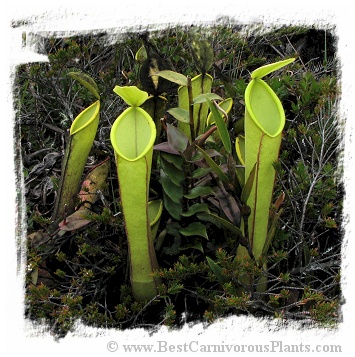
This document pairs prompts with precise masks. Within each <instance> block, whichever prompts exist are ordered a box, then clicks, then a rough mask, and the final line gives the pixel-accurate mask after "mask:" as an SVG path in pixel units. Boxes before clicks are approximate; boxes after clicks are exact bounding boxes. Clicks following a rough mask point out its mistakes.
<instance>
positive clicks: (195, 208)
mask: <svg viewBox="0 0 355 357" xmlns="http://www.w3.org/2000/svg"><path fill="white" fill-rule="evenodd" d="M199 212H209V209H208V205H207V204H206V203H195V204H194V205H192V206H190V207H189V209H188V210H187V211H186V212H183V213H182V214H181V215H182V216H184V217H191V216H193V215H194V214H196V213H199Z"/></svg>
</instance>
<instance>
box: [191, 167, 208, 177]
mask: <svg viewBox="0 0 355 357" xmlns="http://www.w3.org/2000/svg"><path fill="white" fill-rule="evenodd" d="M210 172H212V169H211V168H210V167H199V168H198V169H196V170H195V171H194V172H193V173H192V175H191V176H192V178H201V177H203V176H206V175H208V174H209V173H210Z"/></svg>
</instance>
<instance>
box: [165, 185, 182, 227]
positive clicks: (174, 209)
mask: <svg viewBox="0 0 355 357" xmlns="http://www.w3.org/2000/svg"><path fill="white" fill-rule="evenodd" d="M163 202H164V207H165V209H166V210H167V211H168V213H169V214H170V216H171V217H173V218H174V219H176V220H180V218H181V217H180V216H181V213H182V206H181V203H175V202H174V201H173V200H172V199H171V198H170V197H169V196H168V195H167V194H166V193H165V192H164V194H163ZM168 227H169V226H168Z"/></svg>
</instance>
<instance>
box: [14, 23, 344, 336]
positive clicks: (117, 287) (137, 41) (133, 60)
mask: <svg viewBox="0 0 355 357" xmlns="http://www.w3.org/2000/svg"><path fill="white" fill-rule="evenodd" d="M202 33H203V34H204V35H205V37H206V38H207V39H208V41H209V42H210V44H211V45H212V48H213V55H214V58H213V66H212V67H211V69H210V71H209V73H210V75H211V76H212V78H213V85H212V92H213V93H215V94H218V95H219V96H221V97H222V98H232V99H233V105H232V107H231V110H230V113H229V121H228V131H229V135H230V138H231V141H232V142H233V143H234V142H235V140H236V137H237V135H238V134H239V133H240V132H241V119H242V118H243V117H244V92H245V89H246V86H247V84H248V82H249V79H250V73H251V72H252V71H253V70H255V69H256V68H258V67H260V66H263V65H265V64H269V63H273V62H276V61H280V60H284V59H286V58H289V57H296V60H295V62H293V63H291V64H289V65H288V66H287V67H285V68H283V69H282V70H280V71H278V72H277V73H275V74H272V75H270V76H268V77H266V78H265V81H266V82H267V84H268V85H269V86H270V87H271V88H272V89H273V90H274V92H275V93H276V94H277V95H278V97H279V98H280V100H281V102H282V104H283V106H284V109H285V113H286V125H285V128H284V131H283V137H282V143H281V150H280V157H279V160H278V161H277V162H275V163H274V169H275V171H276V181H275V189H274V199H273V202H275V201H276V200H277V198H278V197H280V195H281V194H282V193H283V194H284V199H283V202H282V205H281V207H282V212H281V214H280V217H279V219H278V220H277V223H276V224H275V225H274V226H273V229H274V232H273V233H274V235H273V239H272V242H271V244H270V246H269V248H268V251H267V252H266V254H265V256H263V257H262V261H261V262H255V261H251V260H241V259H235V256H236V252H237V248H238V245H239V244H242V245H243V244H245V243H244V242H243V241H242V240H241V239H239V238H240V237H239V238H238V236H237V235H236V234H235V232H234V231H233V230H232V229H227V228H226V227H225V226H223V224H220V222H218V221H216V219H211V217H206V212H207V209H208V210H209V212H212V213H213V212H215V213H216V215H217V214H218V215H219V216H221V215H222V216H223V217H229V216H228V215H229V214H230V215H231V216H232V219H231V220H233V217H234V216H233V215H235V210H234V211H233V212H232V213H230V211H229V210H231V209H233V208H234V209H238V207H237V206H235V207H237V208H235V207H234V206H233V204H234V203H235V202H238V197H239V196H240V194H241V190H242V188H241V187H239V186H238V185H237V184H235V186H234V191H233V195H234V196H233V199H234V201H233V202H232V203H231V201H229V202H228V203H225V202H224V201H223V199H221V196H218V195H215V196H213V195H210V196H209V198H208V199H206V200H204V201H203V202H202V203H201V201H196V199H197V198H199V197H201V193H198V194H197V193H196V192H195V194H194V192H191V190H190V191H189V192H184V187H183V186H181V191H180V189H179V182H182V181H184V177H183V176H182V177H181V178H179V176H178V175H177V176H175V174H174V175H170V172H174V173H176V172H177V171H179V170H180V173H181V174H183V173H184V172H186V171H184V170H186V165H187V161H184V160H183V158H181V157H180V156H179V157H174V158H173V159H172V158H171V156H169V154H165V155H164V153H163V154H162V155H161V156H159V159H156V161H155V164H154V165H153V168H152V177H151V183H150V185H151V194H152V195H153V196H156V197H157V198H160V199H163V200H164V208H165V209H164V211H163V213H162V216H161V219H160V224H159V227H158V232H157V238H156V240H155V252H156V257H157V261H158V264H159V270H158V271H156V272H155V276H156V277H159V279H161V282H162V283H161V285H160V286H159V287H158V291H159V292H158V294H157V296H156V297H154V298H153V299H152V300H151V301H147V302H137V301H136V300H135V299H134V298H133V295H132V291H131V286H130V283H129V279H130V276H129V275H130V271H129V263H128V259H129V257H128V246H127V239H126V231H125V226H124V219H123V215H122V207H121V206H120V201H119V184H118V180H117V171H116V165H115V163H114V160H113V159H112V158H113V157H114V150H113V147H112V145H111V142H110V130H111V127H112V125H113V122H114V121H115V119H116V118H117V116H118V115H119V114H120V113H121V112H122V111H123V109H124V108H125V103H124V102H123V101H122V100H121V98H120V97H119V96H117V95H116V94H115V93H114V92H113V88H114V87H115V86H137V87H139V88H142V87H144V83H142V77H141V76H140V73H141V67H142V63H141V61H140V60H139V58H137V56H136V54H137V52H139V49H140V48H141V46H142V45H143V40H142V38H143V37H142V34H138V33H127V34H125V35H122V36H121V37H120V38H117V39H113V38H112V36H106V35H105V34H98V35H94V34H93V35H85V36H77V37H71V38H54V37H53V38H46V37H40V36H38V37H37V41H38V43H39V50H40V51H41V52H42V53H44V54H47V55H48V60H49V61H48V63H31V64H24V65H21V66H19V67H18V69H17V73H16V79H15V90H14V94H15V95H14V98H15V108H16V115H17V120H16V123H15V124H16V132H15V135H16V141H15V142H16V144H17V145H16V158H17V160H16V163H17V168H18V171H19V173H18V181H19V183H20V182H21V179H22V178H23V182H24V191H23V192H19V196H21V197H19V201H21V203H22V205H23V207H25V211H26V224H27V225H26V227H22V228H23V229H26V230H27V237H28V239H27V246H26V247H22V248H23V249H26V255H27V262H26V282H25V285H26V298H25V301H26V317H27V318H28V319H31V320H32V321H34V322H37V323H45V324H47V326H48V329H50V330H51V331H52V332H53V333H54V334H56V335H58V336H65V334H66V333H67V332H68V331H70V330H71V329H72V328H73V326H74V323H75V322H76V321H77V320H78V319H80V321H81V322H83V323H85V324H88V325H91V326H95V327H101V328H120V329H126V328H134V327H147V328H152V329H154V328H158V327H159V326H161V325H167V326H171V327H180V326H182V325H183V324H185V323H189V322H191V323H196V322H201V321H202V322H204V323H206V324H208V323H213V321H214V320H215V319H217V318H220V317H226V316H230V315H239V314H250V315H253V316H269V317H275V318H280V319H289V320H307V321H311V322H312V323H314V324H316V325H321V326H325V325H326V326H329V325H331V326H333V325H336V324H337V323H338V322H339V319H340V315H341V313H340V306H341V289H340V263H341V243H342V199H343V187H342V182H341V165H340V164H341V163H340V159H341V147H342V143H341V126H340V124H339V118H338V111H337V101H338V99H339V96H340V93H339V84H338V78H337V75H338V71H337V70H338V67H337V58H336V38H335V37H334V33H332V31H330V30H329V31H328V30H327V31H324V30H317V29H310V28H299V27H297V28H292V27H285V28H280V29H275V30H270V32H265V31H260V32H259V31H256V30H253V31H251V30H250V31H249V30H247V29H244V28H233V27H228V26H218V27H211V28H206V29H204V30H203V31H202ZM188 34H189V31H188V29H185V28H169V29H166V30H162V31H159V32H153V33H150V34H149V36H148V40H149V43H150V45H151V46H152V48H153V49H154V51H157V52H159V54H160V55H161V56H162V58H164V59H165V60H167V61H168V62H169V63H171V65H172V66H173V68H174V71H176V72H179V73H181V74H184V75H185V76H191V77H195V76H197V75H198V74H199V71H198V69H197V68H196V66H195V64H194V63H195V62H194V58H193V56H192V54H191V50H190V46H189V41H190V39H189V36H188ZM145 41H147V40H145ZM148 55H149V53H148ZM72 71H81V72H83V73H86V74H88V75H90V76H91V77H92V78H93V79H94V80H95V82H96V83H97V85H98V88H99V91H100V98H101V99H100V100H101V109H100V121H99V126H98V130H97V135H96V137H95V140H94V143H93V146H92V149H91V152H90V155H89V158H88V161H87V163H86V169H85V174H86V173H87V172H88V171H89V170H90V169H91V168H93V167H96V166H97V165H98V164H99V163H101V162H103V161H104V160H106V159H107V158H108V157H109V158H111V160H110V164H109V165H110V168H109V173H108V176H107V180H106V181H105V185H104V187H103V189H101V190H100V191H99V194H98V199H97V200H95V201H94V202H92V203H91V205H90V214H89V215H88V217H87V219H88V221H89V223H88V224H86V225H85V226H83V227H82V228H78V229H73V230H68V231H65V232H64V233H61V234H58V231H51V230H49V227H50V226H51V224H52V221H51V217H52V213H53V209H54V204H55V199H56V195H57V193H58V187H59V185H60V177H61V162H62V159H63V152H64V148H65V137H66V131H67V130H68V129H69V128H70V126H71V123H72V122H73V120H74V118H75V117H76V116H77V115H78V114H79V113H80V112H81V111H82V110H83V109H85V108H87V107H88V106H89V105H90V104H91V103H92V102H93V96H92V94H90V93H89V92H88V91H87V90H86V88H84V87H83V86H82V85H80V83H78V82H77V81H75V80H73V78H71V77H70V76H68V73H70V72H72ZM176 89H177V88H176V87H174V86H172V87H171V88H168V90H166V91H164V96H165V98H166V102H167V103H168V104H167V107H166V110H169V109H170V108H174V107H176V106H177V101H178V98H177V90H176ZM163 116H164V121H163V122H162V128H161V131H160V135H159V137H158V138H157V140H158V142H159V143H164V142H166V141H167V140H168V139H169V138H168V137H167V136H168V135H167V130H166V128H167V127H171V126H173V125H175V124H176V120H175V118H174V117H173V116H172V115H170V114H169V112H167V111H165V112H164V113H163ZM170 130H171V129H170ZM213 138H214V139H213ZM170 140H171V138H170ZM220 144H221V143H220V141H219V140H218V138H216V137H215V136H213V137H212V139H211V140H207V141H206V145H207V149H208V150H209V152H212V151H213V150H214V152H215V153H216V156H215V157H214V160H215V162H216V163H217V164H218V165H221V167H222V166H223V165H228V162H227V161H225V162H224V161H223V160H224V159H225V157H226V156H225V155H218V154H220V153H219V151H221V152H222V154H223V149H221V145H220ZM198 154H199V155H200V156H199V157H198V158H196V157H195V158H193V157H190V158H189V159H190V161H188V162H189V165H190V164H191V162H192V163H194V162H197V161H198V160H201V158H202V157H201V152H200V153H197V154H196V155H197V156H198ZM155 155H158V150H156V151H155ZM233 159H234V160H235V161H236V162H237V161H238V159H237V157H235V156H234V157H233ZM191 165H192V164H191ZM172 167H175V169H174V170H173V171H171V169H172ZM176 168H178V170H177V171H176ZM189 170H190V171H188V172H189V178H192V179H193V180H195V181H194V182H196V180H199V179H202V178H204V179H206V180H207V179H209V180H210V181H212V182H215V181H216V178H215V177H214V176H213V173H211V168H210V167H200V170H198V169H197V168H196V167H195V170H194V171H191V166H189ZM161 171H163V178H162V177H161ZM164 175H165V176H164ZM169 175H170V176H169ZM83 179H84V177H83ZM180 179H181V180H180ZM169 180H170V181H169ZM179 180H180V181H179ZM173 185H175V188H174V189H171V187H172V186H173ZM19 187H21V185H20V184H19ZM206 187H211V186H206ZM213 187H219V188H218V190H219V191H218V192H219V193H220V194H222V193H223V192H224V191H223V190H224V187H222V186H221V185H219V186H218V184H216V186H213ZM204 193H205V194H206V191H205V192H204ZM214 194H216V190H215V191H214ZM179 195H180V196H181V197H180V196H179ZM171 196H173V200H172V201H173V202H171ZM177 196H179V197H177ZM176 197H177V198H176ZM223 197H226V196H223ZM228 197H229V196H228ZM174 200H175V201H174ZM174 202H175V203H174ZM176 202H178V204H177V203H176ZM194 203H197V204H198V206H194V207H195V208H196V211H193V209H192V210H190V211H189V210H186V209H185V208H186V207H185V206H184V205H187V206H188V207H190V208H191V207H192V206H193V204H194ZM202 204H203V205H202ZM177 205H178V206H177ZM179 205H180V206H179ZM201 205H202V206H201ZM184 207H185V208H184ZM239 208H240V207H239ZM176 212H180V213H179V214H176ZM181 212H182V216H183V217H184V220H181V219H178V218H179V217H180V215H181ZM239 214H240V212H239ZM242 214H243V212H242ZM265 214H267V215H268V214H269V212H265ZM177 216H178V217H177ZM270 216H271V217H272V208H271V213H270ZM191 224H192V226H191ZM199 224H200V225H199ZM198 225H199V226H198ZM188 227H190V229H192V230H190V231H189V228H188ZM264 263H267V265H265V264H264ZM265 267H266V270H265V269H264V268H265ZM251 274H252V275H253V276H254V277H255V283H254V284H252V285H251V286H245V284H243V281H244V278H245V276H249V275H251ZM265 276H266V277H267V287H266V288H265V289H258V284H260V283H258V281H259V280H260V282H261V281H262V279H263V278H264V277H265Z"/></svg>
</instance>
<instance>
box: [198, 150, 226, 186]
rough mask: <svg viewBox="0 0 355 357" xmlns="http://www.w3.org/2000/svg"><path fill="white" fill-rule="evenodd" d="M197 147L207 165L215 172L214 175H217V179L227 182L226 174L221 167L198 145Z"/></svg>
mask: <svg viewBox="0 0 355 357" xmlns="http://www.w3.org/2000/svg"><path fill="white" fill-rule="evenodd" d="M196 147H197V149H198V150H199V151H200V152H201V153H202V155H203V157H204V159H205V160H206V162H207V164H208V166H209V167H210V168H211V169H212V170H213V171H214V172H215V173H216V175H217V176H218V177H219V179H220V180H221V181H223V182H226V183H227V182H229V179H228V176H227V175H226V174H225V173H224V172H223V171H222V169H221V168H220V167H219V166H218V165H217V164H216V163H215V162H214V161H213V160H212V158H211V157H210V156H208V154H207V153H206V152H205V151H204V150H203V149H202V148H200V147H199V146H197V145H196Z"/></svg>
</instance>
